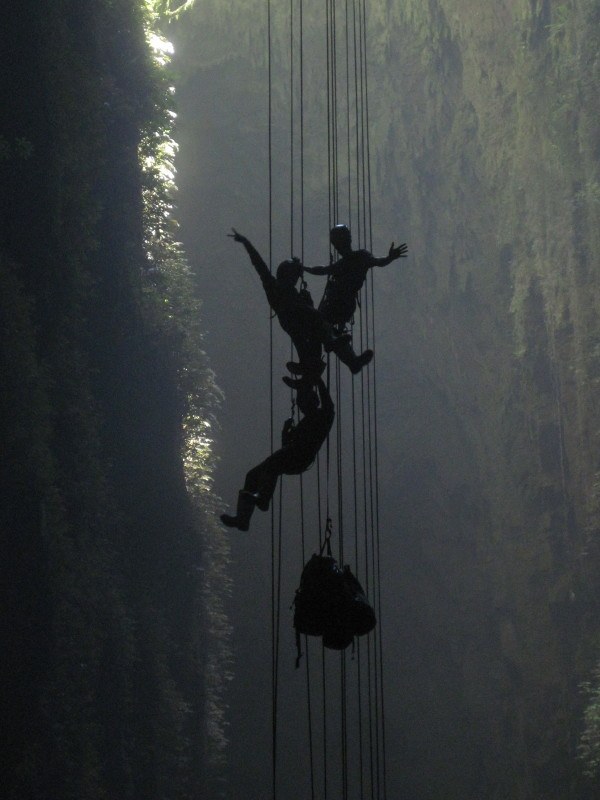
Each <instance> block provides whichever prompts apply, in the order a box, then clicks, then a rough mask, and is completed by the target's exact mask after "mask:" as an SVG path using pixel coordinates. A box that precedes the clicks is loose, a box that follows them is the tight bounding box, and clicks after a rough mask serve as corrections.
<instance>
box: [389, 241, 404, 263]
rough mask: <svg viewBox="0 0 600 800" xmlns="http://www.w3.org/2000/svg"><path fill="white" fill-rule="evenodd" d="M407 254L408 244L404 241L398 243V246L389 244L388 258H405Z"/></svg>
mask: <svg viewBox="0 0 600 800" xmlns="http://www.w3.org/2000/svg"><path fill="white" fill-rule="evenodd" d="M407 254H408V245H407V244H406V243H404V244H399V245H398V247H395V246H394V243H393V242H392V244H391V245H390V252H389V258H391V259H392V260H393V259H396V258H406V256H407Z"/></svg>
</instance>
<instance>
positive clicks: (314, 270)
mask: <svg viewBox="0 0 600 800" xmlns="http://www.w3.org/2000/svg"><path fill="white" fill-rule="evenodd" d="M304 272H310V274H311V275H330V274H331V265H330V266H329V267H304Z"/></svg>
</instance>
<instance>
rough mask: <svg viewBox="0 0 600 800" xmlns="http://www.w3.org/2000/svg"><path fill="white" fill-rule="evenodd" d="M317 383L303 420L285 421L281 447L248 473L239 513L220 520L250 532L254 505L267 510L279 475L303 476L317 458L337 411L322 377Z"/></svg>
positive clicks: (241, 495)
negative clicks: (295, 421)
mask: <svg viewBox="0 0 600 800" xmlns="http://www.w3.org/2000/svg"><path fill="white" fill-rule="evenodd" d="M314 383H315V384H316V392H315V393H314V395H313V397H314V402H312V403H311V402H310V401H309V400H308V399H307V400H306V405H305V408H304V416H303V417H302V419H301V420H300V422H298V424H297V425H296V424H294V421H293V419H288V420H286V422H285V423H284V426H283V431H282V433H281V447H280V449H279V450H276V451H275V452H274V453H273V454H272V455H270V456H268V458H266V459H265V460H264V461H262V462H261V463H260V464H258V466H256V467H253V468H252V469H251V470H250V471H249V472H248V474H247V475H246V480H245V482H244V488H243V489H242V490H241V491H240V493H239V495H238V504H237V512H236V515H235V516H231V515H229V514H221V520H222V522H223V524H224V525H226V526H227V527H228V528H237V529H238V530H240V531H247V530H248V528H249V526H250V518H251V516H252V513H253V511H254V508H255V506H258V508H260V510H261V511H267V510H268V508H269V505H270V503H271V498H272V497H273V493H274V492H275V487H276V485H277V479H278V478H279V476H280V475H300V474H301V473H302V472H305V471H306V470H307V469H308V468H309V467H310V466H311V464H312V463H313V461H314V460H315V458H316V457H317V453H318V452H319V449H320V448H321V445H322V444H323V442H324V441H325V439H326V438H327V435H328V434H329V431H330V430H331V426H332V424H333V419H334V416H335V410H334V406H333V402H332V400H331V396H330V394H329V392H328V391H327V387H326V386H325V383H324V382H323V379H322V378H321V377H316V378H315V380H314ZM307 398H308V395H307Z"/></svg>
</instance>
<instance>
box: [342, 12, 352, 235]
mask: <svg viewBox="0 0 600 800" xmlns="http://www.w3.org/2000/svg"><path fill="white" fill-rule="evenodd" d="M345 12H346V13H345V16H344V31H345V35H346V152H347V160H346V169H347V170H348V225H349V226H350V228H351V229H352V181H351V180H350V174H351V156H350V140H351V136H350V20H349V11H348V0H346V2H345Z"/></svg>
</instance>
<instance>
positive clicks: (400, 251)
mask: <svg viewBox="0 0 600 800" xmlns="http://www.w3.org/2000/svg"><path fill="white" fill-rule="evenodd" d="M407 255H408V245H407V244H399V245H398V247H395V246H394V243H393V242H392V244H391V245H390V252H389V253H388V254H387V256H385V258H374V259H373V266H374V267H387V265H388V264H391V263H392V261H395V260H396V259H397V258H406V256H407Z"/></svg>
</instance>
